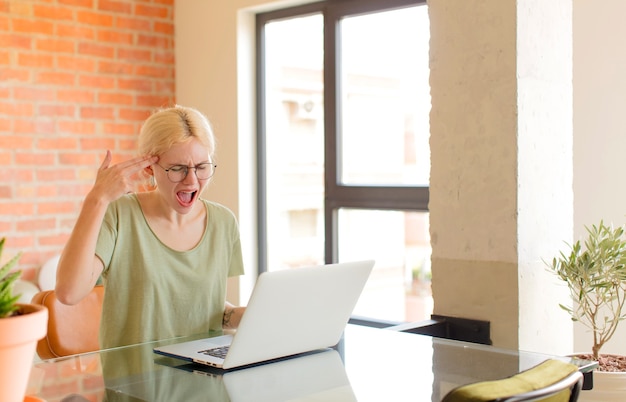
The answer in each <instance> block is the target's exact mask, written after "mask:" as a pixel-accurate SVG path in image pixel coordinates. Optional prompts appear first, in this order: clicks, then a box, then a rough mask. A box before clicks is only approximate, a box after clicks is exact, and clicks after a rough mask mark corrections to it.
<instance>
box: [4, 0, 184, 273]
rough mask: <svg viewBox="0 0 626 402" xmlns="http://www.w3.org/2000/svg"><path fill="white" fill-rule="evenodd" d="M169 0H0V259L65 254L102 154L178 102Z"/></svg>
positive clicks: (35, 260)
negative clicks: (1, 244)
mask: <svg viewBox="0 0 626 402" xmlns="http://www.w3.org/2000/svg"><path fill="white" fill-rule="evenodd" d="M173 13H174V0H0V237H6V238H7V240H6V246H5V252H4V253H3V254H4V255H3V257H2V261H0V262H3V261H5V260H6V259H8V258H9V257H11V256H13V255H15V254H16V253H17V252H18V251H22V252H23V255H22V257H21V259H20V263H19V266H20V268H21V269H22V270H23V278H24V279H28V280H34V281H35V280H36V274H37V269H38V268H39V267H41V265H42V264H43V263H45V262H46V261H47V260H48V259H49V258H51V257H52V256H54V255H56V254H58V253H60V251H61V250H62V248H63V244H64V242H65V241H66V239H67V238H68V236H69V233H70V231H71V229H72V227H73V224H74V221H75V219H76V216H77V214H78V211H79V208H80V205H81V202H82V199H83V197H84V195H85V194H86V192H87V191H88V190H89V189H90V188H91V185H92V184H93V180H94V178H95V173H96V170H97V168H98V166H99V165H100V162H101V161H102V158H103V156H104V154H105V151H106V149H111V150H112V152H113V154H114V158H115V160H114V161H119V160H123V159H126V158H129V157H131V156H132V155H134V152H135V145H136V143H135V140H136V137H137V133H138V131H139V127H140V126H141V123H142V121H143V120H144V119H145V118H146V117H147V116H148V115H149V113H150V112H151V111H152V110H153V109H154V108H155V107H158V106H164V105H168V104H172V103H173V102H174V16H173Z"/></svg>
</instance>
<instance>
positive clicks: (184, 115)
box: [138, 105, 215, 160]
mask: <svg viewBox="0 0 626 402" xmlns="http://www.w3.org/2000/svg"><path fill="white" fill-rule="evenodd" d="M192 139H197V140H198V141H200V143H201V144H202V145H204V146H206V147H207V149H208V150H209V157H210V158H211V160H213V156H214V154H215V136H214V134H213V129H212V128H211V123H209V120H208V119H207V118H206V116H204V115H203V114H202V113H201V112H199V111H198V110H196V109H194V108H190V107H185V106H179V105H176V106H172V107H168V108H163V109H159V110H157V111H156V112H154V113H153V114H152V115H151V116H150V117H148V118H147V119H146V121H145V122H144V123H143V125H142V126H141V131H140V132H139V140H138V143H139V144H138V146H139V154H140V155H157V156H158V155H161V154H163V153H164V152H166V151H168V150H169V149H170V148H171V147H172V146H174V145H177V144H180V143H184V142H188V141H191V140H192Z"/></svg>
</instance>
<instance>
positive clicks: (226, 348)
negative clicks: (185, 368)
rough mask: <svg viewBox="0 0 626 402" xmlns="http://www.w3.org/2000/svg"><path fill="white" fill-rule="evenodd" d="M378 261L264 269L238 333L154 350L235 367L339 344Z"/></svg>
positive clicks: (193, 360)
mask: <svg viewBox="0 0 626 402" xmlns="http://www.w3.org/2000/svg"><path fill="white" fill-rule="evenodd" d="M373 267H374V261H372V260H367V261H357V262H346V263H338V264H327V265H320V266H314V267H305V268H294V269H288V270H282V271H273V272H266V273H263V274H261V275H260V276H259V278H258V279H257V282H256V284H255V287H254V290H253V291H252V295H251V296H250V300H249V302H248V305H247V307H246V311H245V313H244V315H243V317H242V319H241V322H240V324H239V328H238V329H237V331H236V332H235V333H234V335H223V336H218V337H213V338H205V339H199V340H195V341H188V342H182V343H177V344H172V345H167V346H159V347H156V348H154V352H155V353H158V354H161V355H165V356H169V357H175V358H179V359H184V360H188V361H191V362H195V363H200V364H206V365H209V366H212V367H218V368H222V369H233V368H238V367H242V366H247V365H251V364H255V363H260V362H265V361H268V360H273V359H278V358H282V357H286V356H292V355H296V354H300V353H305V352H310V351H313V350H317V349H323V348H328V347H332V346H335V345H336V344H337V343H338V342H339V340H340V339H341V335H342V333H343V330H344V328H345V326H346V324H347V323H348V320H349V319H350V315H351V314H352V310H354V307H355V305H356V303H357V301H358V299H359V296H360V295H361V292H362V291H363V288H364V286H365V283H366V282H367V279H368V278H369V275H370V273H371V271H372V268H373Z"/></svg>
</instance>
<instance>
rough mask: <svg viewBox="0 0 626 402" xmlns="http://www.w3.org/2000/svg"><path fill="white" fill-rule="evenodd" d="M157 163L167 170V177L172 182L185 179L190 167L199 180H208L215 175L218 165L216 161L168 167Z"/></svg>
mask: <svg viewBox="0 0 626 402" xmlns="http://www.w3.org/2000/svg"><path fill="white" fill-rule="evenodd" d="M155 165H157V166H158V167H160V168H161V169H163V170H165V173H166V174H167V178H168V179H169V180H170V181H171V182H172V183H180V182H181V181H183V180H185V179H186V178H187V175H188V174H189V170H190V169H193V171H194V172H195V174H196V177H197V178H198V180H208V179H210V178H211V176H213V174H214V173H215V168H216V167H217V165H216V164H215V163H210V162H206V163H201V164H199V165H196V166H191V167H189V166H186V165H174V166H171V167H170V168H168V169H166V168H164V167H163V166H161V165H159V164H158V163H155Z"/></svg>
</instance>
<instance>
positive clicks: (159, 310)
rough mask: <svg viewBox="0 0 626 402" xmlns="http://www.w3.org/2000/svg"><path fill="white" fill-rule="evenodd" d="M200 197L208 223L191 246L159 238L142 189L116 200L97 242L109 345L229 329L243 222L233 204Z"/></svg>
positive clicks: (103, 338) (104, 336)
mask: <svg viewBox="0 0 626 402" xmlns="http://www.w3.org/2000/svg"><path fill="white" fill-rule="evenodd" d="M200 201H201V202H203V203H204V205H205V206H206V209H207V222H206V229H205V231H204V234H203V236H202V239H201V240H200V242H199V243H198V245H197V246H196V247H194V248H193V249H191V250H189V251H176V250H173V249H171V248H169V247H167V246H166V245H165V244H163V243H162V242H161V241H160V240H159V239H158V237H157V236H156V235H155V234H154V233H153V232H152V230H151V229H150V227H149V226H148V223H147V222H146V219H145V217H144V215H143V211H142V210H141V207H140V205H139V201H138V199H137V196H136V195H135V194H130V195H126V196H123V197H122V198H120V199H118V200H116V201H115V202H113V203H112V204H111V205H110V206H109V208H108V210H107V213H106V215H105V217H104V221H103V224H102V228H101V229H100V235H99V237H98V244H97V246H96V255H97V256H98V258H100V259H101V260H102V261H103V263H104V271H103V273H102V279H103V283H104V286H105V295H104V305H103V309H102V321H101V324H100V346H101V347H102V348H111V347H116V346H123V345H130V344H135V343H139V342H147V341H152V340H159V339H167V338H172V337H176V336H183V335H192V334H199V333H205V332H208V331H210V330H221V329H222V318H223V313H224V303H225V300H226V282H227V278H228V277H229V276H236V275H241V274H243V259H242V255H241V243H240V239H239V228H238V225H237V221H236V219H235V217H234V215H233V213H232V212H231V211H230V210H229V209H227V208H226V207H224V206H222V205H219V204H217V203H212V202H209V201H206V200H200Z"/></svg>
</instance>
